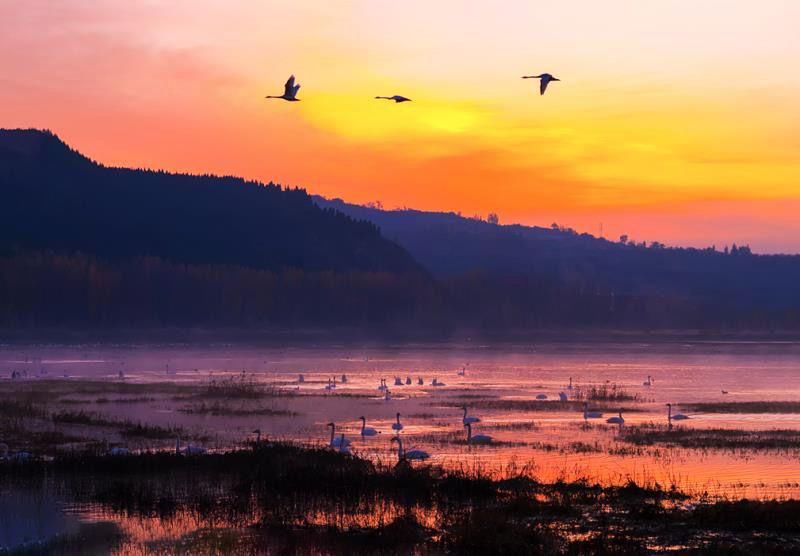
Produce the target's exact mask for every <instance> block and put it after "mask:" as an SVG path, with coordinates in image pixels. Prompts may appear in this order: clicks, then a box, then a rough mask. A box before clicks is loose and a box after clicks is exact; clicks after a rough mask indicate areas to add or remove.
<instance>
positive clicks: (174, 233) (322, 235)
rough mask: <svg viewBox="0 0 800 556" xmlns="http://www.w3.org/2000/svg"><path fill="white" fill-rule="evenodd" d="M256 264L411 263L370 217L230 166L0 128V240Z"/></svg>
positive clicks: (348, 266)
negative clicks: (148, 159)
mask: <svg viewBox="0 0 800 556" xmlns="http://www.w3.org/2000/svg"><path fill="white" fill-rule="evenodd" d="M15 249H17V250H18V249H49V250H54V251H58V252H62V251H66V252H83V253H87V254H93V255H98V256H102V257H107V258H109V257H110V258H121V257H131V256H158V257H162V258H164V259H165V260H169V261H173V262H184V263H197V264H229V265H241V266H246V267H251V268H256V269H268V270H279V269H285V268H297V269H302V270H308V271H322V270H333V271H349V270H356V271H387V272H401V273H402V272H415V273H417V272H421V271H422V269H421V267H420V266H419V265H418V264H417V263H416V262H415V261H414V260H413V258H412V257H411V256H410V255H409V254H408V253H407V252H406V251H405V250H404V249H402V248H401V247H399V246H397V245H396V244H394V243H392V242H391V241H388V240H386V239H385V238H383V237H382V236H381V235H380V233H379V231H378V229H377V227H376V226H374V225H373V224H371V223H368V222H358V221H356V220H354V219H352V218H350V217H348V216H345V215H343V214H342V213H339V212H336V211H334V210H330V209H321V208H319V207H317V206H316V205H315V204H314V203H313V202H312V200H311V198H310V197H309V195H308V194H307V193H306V192H305V191H303V190H299V189H284V188H281V187H280V186H277V185H274V184H261V183H256V182H250V181H245V180H243V179H239V178H233V177H216V176H208V175H203V176H198V175H185V174H171V173H166V172H161V171H149V170H133V169H124V168H109V167H105V166H102V165H100V164H98V163H96V162H93V161H91V160H90V159H88V158H86V157H85V156H83V155H81V154H80V153H78V152H77V151H75V150H73V149H71V148H70V147H69V146H68V145H66V144H65V143H64V142H63V141H61V140H60V139H59V138H58V137H57V136H56V135H54V134H52V133H50V132H48V131H39V130H32V129H16V130H5V129H3V130H0V251H5V252H10V251H12V250H15Z"/></svg>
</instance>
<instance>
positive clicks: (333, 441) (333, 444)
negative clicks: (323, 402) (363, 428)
mask: <svg viewBox="0 0 800 556" xmlns="http://www.w3.org/2000/svg"><path fill="white" fill-rule="evenodd" d="M327 426H329V427H330V428H331V442H330V446H331V448H339V447H341V445H342V442H344V444H345V446H349V445H350V441H349V440H347V439H346V438H345V437H344V435H342V436H340V437H338V438H337V437H336V424H335V423H328V425H327Z"/></svg>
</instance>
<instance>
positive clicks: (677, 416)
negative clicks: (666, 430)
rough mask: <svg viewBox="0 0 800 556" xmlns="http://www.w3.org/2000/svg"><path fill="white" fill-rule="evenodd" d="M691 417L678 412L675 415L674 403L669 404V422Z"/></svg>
mask: <svg viewBox="0 0 800 556" xmlns="http://www.w3.org/2000/svg"><path fill="white" fill-rule="evenodd" d="M686 419H689V416H688V415H684V414H683V413H676V414H675V415H673V414H672V404H671V403H668V404H667V422H668V423H669V424H672V421H685V420H686Z"/></svg>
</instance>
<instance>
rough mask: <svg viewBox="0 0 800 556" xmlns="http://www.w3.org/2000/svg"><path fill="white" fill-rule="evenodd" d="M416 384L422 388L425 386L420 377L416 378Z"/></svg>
mask: <svg viewBox="0 0 800 556" xmlns="http://www.w3.org/2000/svg"><path fill="white" fill-rule="evenodd" d="M417 384H419V385H420V386H424V385H425V381H424V380H422V377H421V376H420V377H417Z"/></svg>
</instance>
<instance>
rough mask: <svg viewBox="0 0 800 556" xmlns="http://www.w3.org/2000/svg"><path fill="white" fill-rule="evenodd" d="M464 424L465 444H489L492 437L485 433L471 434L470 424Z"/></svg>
mask: <svg viewBox="0 0 800 556" xmlns="http://www.w3.org/2000/svg"><path fill="white" fill-rule="evenodd" d="M464 426H465V427H466V428H467V444H491V443H492V437H491V436H486V435H485V434H476V435H475V436H472V424H471V423H464Z"/></svg>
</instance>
